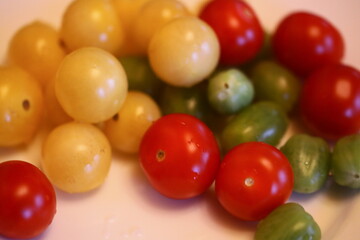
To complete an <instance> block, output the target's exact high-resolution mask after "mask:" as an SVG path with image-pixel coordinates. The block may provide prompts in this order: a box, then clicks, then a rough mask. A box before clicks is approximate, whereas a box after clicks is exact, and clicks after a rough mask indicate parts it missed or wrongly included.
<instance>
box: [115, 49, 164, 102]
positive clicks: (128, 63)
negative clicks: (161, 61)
mask: <svg viewBox="0 0 360 240" xmlns="http://www.w3.org/2000/svg"><path fill="white" fill-rule="evenodd" d="M119 60H120V62H121V64H122V66H123V67H124V70H125V72H126V75H127V77H128V82H129V90H137V91H142V92H145V93H147V94H149V95H150V96H152V97H153V98H156V97H157V96H158V94H159V92H160V89H161V87H162V85H163V82H162V81H161V80H160V79H159V78H158V77H157V76H156V75H155V73H154V71H153V70H152V69H151V66H150V63H149V61H148V59H147V58H146V57H143V56H128V57H121V58H119Z"/></svg>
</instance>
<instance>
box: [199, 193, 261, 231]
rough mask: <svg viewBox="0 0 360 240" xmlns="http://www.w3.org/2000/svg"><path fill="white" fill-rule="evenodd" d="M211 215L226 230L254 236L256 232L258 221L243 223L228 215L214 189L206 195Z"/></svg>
mask: <svg viewBox="0 0 360 240" xmlns="http://www.w3.org/2000/svg"><path fill="white" fill-rule="evenodd" d="M204 199H205V202H206V205H207V209H208V212H209V214H210V215H211V217H212V218H213V219H215V221H216V223H217V224H219V225H221V226H222V227H224V228H227V229H231V230H234V231H235V232H239V233H244V232H247V233H249V234H253V233H254V232H255V229H256V226H257V223H258V222H256V221H242V220H240V219H238V218H236V217H234V216H232V215H231V214H230V213H228V212H227V211H226V210H225V209H224V208H223V207H222V206H221V205H220V203H219V202H218V200H217V198H216V194H215V191H214V188H213V187H212V188H210V189H209V190H208V191H207V192H206V193H205V195H204Z"/></svg>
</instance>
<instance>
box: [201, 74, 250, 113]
mask: <svg viewBox="0 0 360 240" xmlns="http://www.w3.org/2000/svg"><path fill="white" fill-rule="evenodd" d="M207 91H208V99H209V102H210V105H211V106H212V107H213V108H214V109H215V110H216V111H217V112H218V113H220V114H231V113H236V112H238V111H239V110H241V109H242V108H244V107H246V106H248V105H249V104H250V103H251V101H252V100H253V97H254V88H253V85H252V83H251V81H250V80H249V79H248V77H247V76H246V75H245V74H244V73H242V72H241V71H240V70H237V69H229V70H224V71H220V72H219V73H217V74H216V75H215V76H213V77H211V78H210V79H209V85H208V90H207Z"/></svg>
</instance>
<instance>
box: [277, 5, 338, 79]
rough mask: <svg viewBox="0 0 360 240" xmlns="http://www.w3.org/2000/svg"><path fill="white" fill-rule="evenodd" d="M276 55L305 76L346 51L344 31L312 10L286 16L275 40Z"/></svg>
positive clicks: (335, 60) (287, 65)
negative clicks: (341, 32) (341, 31)
mask: <svg viewBox="0 0 360 240" xmlns="http://www.w3.org/2000/svg"><path fill="white" fill-rule="evenodd" d="M272 46H273V51H274V54H275V56H276V58H277V59H278V60H279V61H280V62H281V63H282V64H284V65H285V66H286V67H288V68H289V69H291V70H292V71H294V72H295V73H297V74H299V75H301V76H307V75H309V74H310V73H311V72H312V71H314V70H315V69H317V68H319V67H321V66H323V65H325V64H328V63H334V62H340V60H341V59H342V57H343V55H344V41H343V38H342V36H341V34H340V32H339V31H338V30H337V29H336V28H335V27H334V26H333V25H332V24H331V23H330V22H329V21H328V20H326V19H324V18H323V17H321V16H317V15H314V14H311V13H308V12H294V13H292V14H290V15H288V16H287V17H285V18H284V19H283V20H282V21H281V22H280V24H279V25H278V27H277V28H276V30H275V33H274V36H273V40H272Z"/></svg>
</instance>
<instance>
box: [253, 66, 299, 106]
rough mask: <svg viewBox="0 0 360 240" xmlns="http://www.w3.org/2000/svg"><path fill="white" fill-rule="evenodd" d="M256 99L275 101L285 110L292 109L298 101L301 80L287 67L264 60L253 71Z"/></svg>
mask: <svg viewBox="0 0 360 240" xmlns="http://www.w3.org/2000/svg"><path fill="white" fill-rule="evenodd" d="M250 76H251V80H252V82H253V84H254V89H255V99H257V100H267V101H273V102H276V103H277V104H279V105H280V106H281V107H282V108H283V109H284V110H285V112H289V111H291V110H292V109H293V108H294V106H295V104H296V103H297V101H298V98H299V93H300V86H301V84H300V80H299V79H298V78H297V77H296V76H295V75H294V74H293V73H292V72H290V71H289V70H287V69H286V68H285V67H283V66H281V65H279V64H278V63H276V62H272V61H262V62H259V63H258V64H256V65H255V66H254V68H253V69H252V72H251V75H250Z"/></svg>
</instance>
